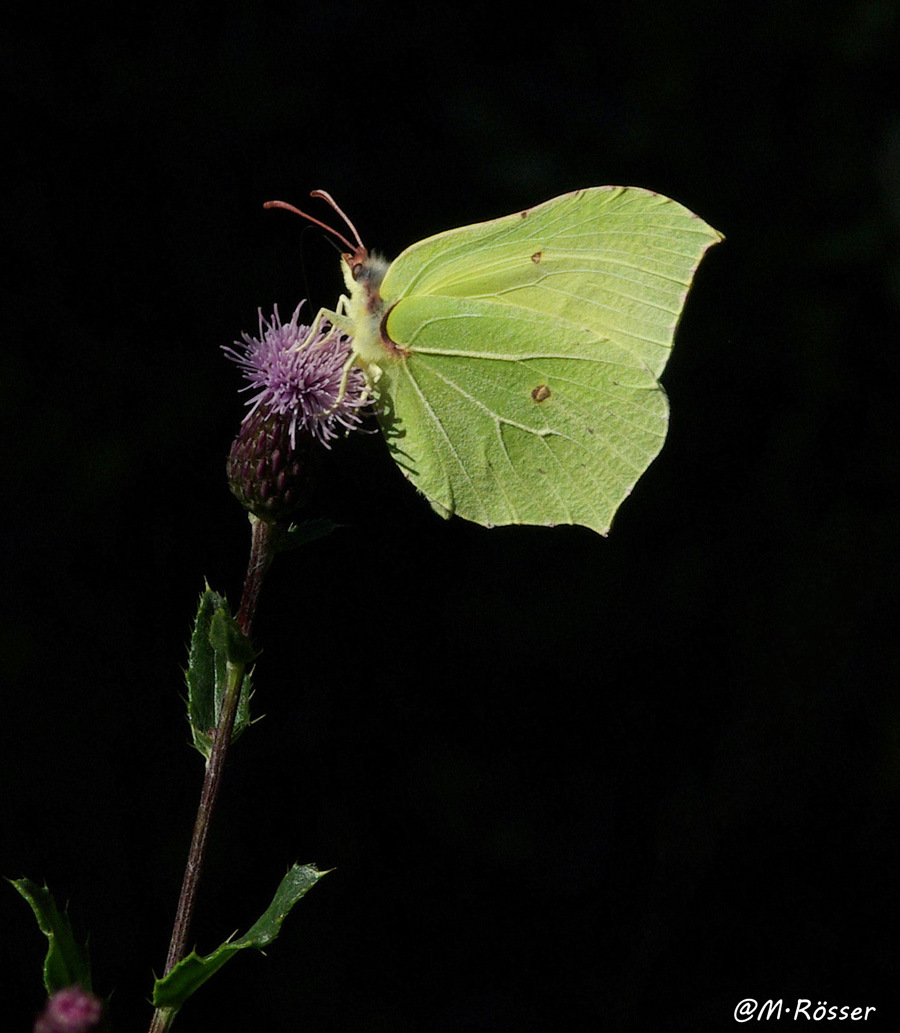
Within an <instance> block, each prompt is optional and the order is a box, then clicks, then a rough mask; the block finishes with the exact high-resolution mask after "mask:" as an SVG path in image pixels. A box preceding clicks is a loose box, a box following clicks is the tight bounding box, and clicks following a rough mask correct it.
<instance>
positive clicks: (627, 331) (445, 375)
mask: <svg viewBox="0 0 900 1033" xmlns="http://www.w3.org/2000/svg"><path fill="white" fill-rule="evenodd" d="M312 196H313V197H320V198H323V199H324V200H326V201H327V202H328V203H329V204H330V205H331V206H332V207H333V208H334V210H335V211H336V212H337V213H338V214H339V215H340V216H341V218H343V219H344V221H345V222H346V224H347V226H348V227H349V228H350V230H351V232H352V234H353V236H354V238H355V241H356V243H355V244H354V243H351V242H350V241H349V240H347V239H346V238H345V237H343V236H342V235H341V234H340V233H338V232H337V231H336V230H333V229H331V227H329V226H326V225H325V224H324V223H322V222H319V220H318V219H313V218H312V217H311V216H308V215H306V214H305V213H304V212H301V211H299V209H297V208H294V207H293V205H288V204H286V203H285V202H283V201H270V202H268V203H267V205H266V207H279V208H287V209H289V210H291V211H294V212H296V213H297V214H298V215H302V216H303V217H304V218H306V219H309V220H310V221H311V222H314V223H316V224H317V225H319V226H322V227H323V228H324V229H326V230H328V231H329V232H331V233H333V234H334V235H335V236H336V237H338V239H339V240H340V241H341V242H342V243H343V244H344V245H345V246H346V248H347V253H346V254H344V255H343V262H344V266H343V272H344V280H345V282H346V285H347V290H348V291H349V297H346V296H343V297H341V299H340V301H339V303H338V307H337V311H334V312H332V311H329V310H326V309H323V310H322V311H321V312H320V313H319V314H318V316H317V318H316V325H319V324H320V323H321V322H323V321H326V320H327V321H329V322H331V323H332V324H333V325H334V326H335V327H336V328H337V329H339V330H341V331H343V332H344V333H347V334H349V335H351V337H352V338H353V356H352V360H351V361H352V362H353V363H355V364H356V365H358V366H360V367H361V368H362V369H363V370H364V371H365V373H366V375H367V377H368V379H369V383H370V384H371V385H372V388H373V391H374V392H375V393H376V395H377V397H378V404H379V406H380V413H379V421H380V423H381V427H382V430H383V431H384V434H385V436H386V438H387V441H388V444H389V445H390V447H391V450H392V453H393V455H394V458H395V460H396V462H397V463H398V465H399V466H400V467H401V469H402V470H403V471H404V473H405V474H406V476H407V477H408V478H409V479H410V480H411V481H412V482H413V483H414V484H415V485H416V487H417V488H418V489H419V490H420V491H421V492H422V493H423V494H424V495H425V496H426V497H427V498H428V499H429V501H430V502H431V504H432V506H433V507H434V508H435V509H436V510H437V511H438V512H439V513H441V514H442V515H443V516H447V517H449V516H451V515H452V514H457V515H458V516H461V517H464V518H465V519H467V520H472V521H475V522H476V523H479V524H484V525H486V526H491V525H495V524H548V525H553V524H582V525H585V526H586V527H590V528H592V529H593V530H595V531H597V532H599V533H600V534H606V532H607V531H608V530H609V526H610V523H611V521H612V518H613V515H614V514H615V512H616V510H617V508H618V507H619V505H620V504H621V502H622V501H623V499H625V497H626V496H627V495H628V494H629V493H630V492H631V489H632V488H633V487H634V485H635V483H636V482H637V480H638V478H639V477H640V476H641V474H642V473H643V472H644V471H645V470H646V469H647V467H648V466H649V465H650V463H651V462H652V460H653V459H654V458H655V456H656V455H657V453H658V452H659V450H660V448H661V447H662V444H663V440H664V438H665V435H666V428H667V425H668V403H667V401H666V396H665V392H664V391H663V389H662V387H661V386H660V385H659V382H658V377H659V375H660V374H661V373H662V370H663V367H664V366H665V364H666V360H667V359H668V357H669V352H670V351H671V348H672V338H673V336H674V333H675V328H676V326H677V325H678V321H679V318H680V316H681V311H682V307H683V306H684V301H685V297H686V296H687V292H688V289H689V287H690V284H691V279H692V277H693V274H694V270H695V269H696V268H697V265H698V264H699V262H700V259H701V258H702V257H703V254H704V252H705V251H706V249H707V248H708V247H710V246H711V245H712V244H715V243H716V242H718V241H719V240H721V239H722V236H721V234H719V233H717V232H716V231H715V230H714V229H712V228H711V227H710V226H708V225H707V224H706V223H705V222H703V221H702V220H701V219H699V218H698V217H697V216H696V215H694V214H692V213H691V212H689V211H688V210H687V208H684V207H682V206H681V205H680V204H678V203H677V202H675V201H672V200H670V199H669V198H667V197H663V196H661V195H660V194H654V193H651V192H649V191H647V190H643V189H640V188H637V187H592V188H590V189H587V190H576V191H574V192H573V193H569V194H563V195H562V196H561V197H556V198H554V199H553V200H552V201H546V202H545V203H544V204H540V205H537V206H536V207H534V208H528V209H526V210H525V211H521V212H516V213H514V214H513V215H507V216H505V217H504V218H500V219H493V220H491V221H490V222H482V223H477V224H476V225H473V226H463V227H461V228H460V229H455V230H448V231H447V232H446V233H439V234H437V236H434V237H428V238H427V239H426V240H422V241H419V243H418V244H413V245H412V247H409V248H407V249H406V250H405V251H404V252H403V253H402V254H401V255H400V256H399V258H397V259H395V260H394V261H393V262H387V261H385V260H384V259H382V258H380V257H377V256H375V255H370V253H369V251H368V250H367V249H366V247H365V246H364V245H363V243H362V240H361V239H360V236H359V234H358V233H357V232H356V229H355V227H354V226H353V224H352V223H351V222H350V220H349V219H348V218H347V216H346V215H344V213H343V212H342V211H341V209H340V208H338V206H337V205H336V204H335V202H334V201H333V200H332V198H331V197H330V196H329V195H328V194H327V193H325V192H324V191H322V190H316V191H313V193H312Z"/></svg>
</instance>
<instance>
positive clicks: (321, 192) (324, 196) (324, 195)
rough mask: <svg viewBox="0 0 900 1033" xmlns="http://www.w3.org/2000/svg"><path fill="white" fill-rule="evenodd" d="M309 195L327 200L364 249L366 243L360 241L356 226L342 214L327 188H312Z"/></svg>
mask: <svg viewBox="0 0 900 1033" xmlns="http://www.w3.org/2000/svg"><path fill="white" fill-rule="evenodd" d="M309 196H310V197H321V198H322V200H323V201H327V202H328V204H330V205H331V207H332V208H333V209H334V210H335V211H336V212H337V213H338V215H339V216H340V217H341V218H342V219H343V220H344V222H345V223H346V224H347V225H348V226H349V227H350V229H351V231H352V233H353V236H354V237H356V243H357V244H359V246H360V247H361V248H362V249H363V251H365V250H366V245H365V244H363V242H362V237H360V235H359V233H357V231H356V227H355V226H354V225H353V223H352V222H351V221H350V220H349V219H348V218H347V216H346V215H345V214H344V212H343V209H341V208H339V207H338V205H337V202H336V201H335V199H334V198H333V197H332V196H331V194H329V193H328V191H327V190H313V191H311V192H310V195H309Z"/></svg>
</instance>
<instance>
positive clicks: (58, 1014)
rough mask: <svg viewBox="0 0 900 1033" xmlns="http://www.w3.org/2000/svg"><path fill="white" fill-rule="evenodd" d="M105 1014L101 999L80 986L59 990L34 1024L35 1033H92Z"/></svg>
mask: <svg viewBox="0 0 900 1033" xmlns="http://www.w3.org/2000/svg"><path fill="white" fill-rule="evenodd" d="M102 1014H103V1005H102V1004H101V1003H100V999H99V998H97V997H94V995H93V994H89V993H86V992H85V991H84V990H82V989H81V987H80V986H67V987H66V988H65V990H57V991H56V993H55V994H54V995H53V996H52V997H51V998H50V1000H49V1001H47V1006H46V1008H44V1010H43V1012H41V1014H40V1015H39V1016H38V1019H37V1022H35V1024H34V1033H92V1031H93V1030H95V1029H97V1027H98V1024H99V1022H100V1019H101V1017H102Z"/></svg>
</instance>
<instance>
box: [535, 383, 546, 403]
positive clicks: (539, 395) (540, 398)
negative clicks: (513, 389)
mask: <svg viewBox="0 0 900 1033" xmlns="http://www.w3.org/2000/svg"><path fill="white" fill-rule="evenodd" d="M531 397H532V398H533V399H534V401H536V402H545V401H546V400H547V399H548V398H549V397H550V388H549V387H547V385H546V384H538V386H537V387H536V388H535V389H534V390H533V391H532V392H531Z"/></svg>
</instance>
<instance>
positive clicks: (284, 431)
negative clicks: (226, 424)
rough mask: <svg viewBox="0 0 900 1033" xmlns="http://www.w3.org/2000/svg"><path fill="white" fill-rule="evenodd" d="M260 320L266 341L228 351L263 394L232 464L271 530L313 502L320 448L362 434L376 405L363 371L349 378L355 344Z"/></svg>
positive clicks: (255, 400) (243, 498) (232, 475)
mask: <svg viewBox="0 0 900 1033" xmlns="http://www.w3.org/2000/svg"><path fill="white" fill-rule="evenodd" d="M301 306H302V302H301V304H300V305H298V306H297V308H296V309H295V310H294V314H293V315H292V316H291V318H290V321H289V322H287V323H282V321H281V318H280V317H279V315H278V308H277V307H276V308H275V312H274V315H273V316H272V318H271V319H264V318H263V315H262V313H261V312H260V316H259V337H252V336H251V335H250V334H246V333H245V334H243V339H242V340H241V341H235V342H234V343H235V346H236V348H237V349H239V350H236V349H235V348H231V347H225V348H223V351H224V352H225V353H226V354H227V355H228V357H229V358H230V359H232V360H234V361H235V362H236V363H237V364H238V365H239V366H240V367H241V370H242V371H243V374H244V377H245V379H246V380H247V381H248V383H247V385H246V387H244V388H243V389H242V390H244V391H250V390H254V389H255V391H256V393H255V394H254V395H253V396H252V397H251V398H250V401H249V402H248V403H247V404H248V405H249V406H250V411H249V412H248V413H247V415H246V416H245V417H244V421H243V424H242V426H241V430H240V433H239V434H238V436H237V437H236V438H235V440H234V443H233V444H232V446H231V452H230V453H229V456H228V481H229V484H230V486H231V490H232V491H233V492H234V494H235V495H236V496H237V497H238V499H239V500H240V502H241V504H242V505H243V506H244V507H245V508H246V509H248V510H250V512H251V513H253V514H254V515H255V516H257V517H259V518H260V519H262V520H265V521H267V522H270V523H271V522H274V521H278V520H287V519H288V518H289V517H290V516H291V515H292V514H293V513H294V512H295V511H296V510H297V509H298V508H299V507H300V506H301V505H302V504H303V503H304V502H305V500H306V498H307V497H308V495H309V494H310V488H311V470H312V466H313V465H314V463H315V460H316V453H318V452H319V449H318V447H317V446H318V445H324V446H325V447H326V448H331V445H330V442H331V441H333V440H334V439H335V438H337V437H338V436H339V435H340V433H341V432H342V431H345V432H346V431H351V430H355V429H357V428H358V427H359V426H360V424H361V423H362V416H363V411H364V408H365V406H366V405H367V404H368V402H369V397H368V393H367V387H366V380H365V376H364V375H363V373H362V371H361V370H359V369H356V368H351V369H349V370H347V368H346V367H347V363H348V361H349V359H350V354H351V344H350V338H349V337H347V336H346V335H345V334H342V333H340V332H339V331H338V330H336V329H335V328H334V327H332V326H328V325H327V324H326V325H325V326H323V327H321V328H320V329H319V330H316V331H313V329H312V328H311V327H308V326H302V325H301V324H299V323H298V322H297V317H298V315H299V313H300V308H301Z"/></svg>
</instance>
